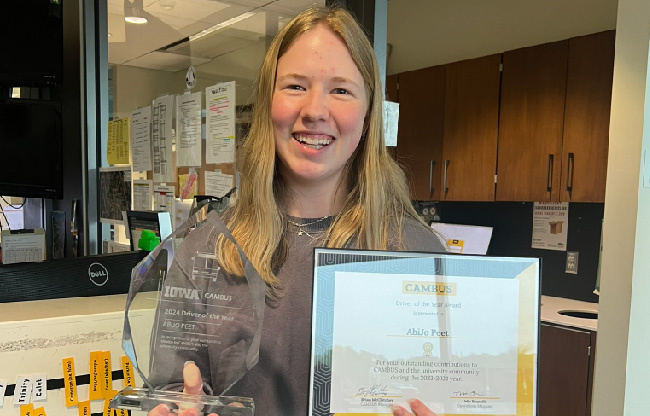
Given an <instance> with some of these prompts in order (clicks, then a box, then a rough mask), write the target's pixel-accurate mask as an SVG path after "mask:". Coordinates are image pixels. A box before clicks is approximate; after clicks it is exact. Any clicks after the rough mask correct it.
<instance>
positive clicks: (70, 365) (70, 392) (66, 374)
mask: <svg viewBox="0 0 650 416" xmlns="http://www.w3.org/2000/svg"><path fill="white" fill-rule="evenodd" d="M61 363H62V364H63V384H64V386H65V392H64V397H65V406H66V407H73V406H76V405H77V403H78V400H77V381H76V380H75V374H74V358H72V357H69V358H64V359H63V360H61Z"/></svg>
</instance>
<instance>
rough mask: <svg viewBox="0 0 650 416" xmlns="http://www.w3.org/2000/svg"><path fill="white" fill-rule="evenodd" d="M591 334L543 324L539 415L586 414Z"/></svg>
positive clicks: (540, 356) (582, 415) (587, 410)
mask: <svg viewBox="0 0 650 416" xmlns="http://www.w3.org/2000/svg"><path fill="white" fill-rule="evenodd" d="M590 345H591V334H590V332H588V331H581V330H576V329H572V328H563V327H557V326H551V325H545V324H542V326H541V331H540V351H539V396H538V403H539V413H538V416H557V415H562V416H585V415H587V414H588V412H589V407H590V406H591V404H590V403H587V397H588V394H587V393H588V386H590V385H591V383H590V380H589V379H590V373H589V364H590V360H589V354H590V348H589V347H590Z"/></svg>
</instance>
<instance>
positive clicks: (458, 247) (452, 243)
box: [447, 238, 465, 253]
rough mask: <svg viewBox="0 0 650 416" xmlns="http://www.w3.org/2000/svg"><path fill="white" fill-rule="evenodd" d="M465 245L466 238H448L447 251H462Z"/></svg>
mask: <svg viewBox="0 0 650 416" xmlns="http://www.w3.org/2000/svg"><path fill="white" fill-rule="evenodd" d="M464 245H465V241H464V240H454V239H451V238H450V239H449V240H447V251H449V252H450V253H462V252H463V246H464Z"/></svg>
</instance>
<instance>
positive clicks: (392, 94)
mask: <svg viewBox="0 0 650 416" xmlns="http://www.w3.org/2000/svg"><path fill="white" fill-rule="evenodd" d="M398 82H399V75H398V74H393V75H387V76H386V97H385V99H386V101H392V102H394V103H399V89H398V85H397V84H398Z"/></svg>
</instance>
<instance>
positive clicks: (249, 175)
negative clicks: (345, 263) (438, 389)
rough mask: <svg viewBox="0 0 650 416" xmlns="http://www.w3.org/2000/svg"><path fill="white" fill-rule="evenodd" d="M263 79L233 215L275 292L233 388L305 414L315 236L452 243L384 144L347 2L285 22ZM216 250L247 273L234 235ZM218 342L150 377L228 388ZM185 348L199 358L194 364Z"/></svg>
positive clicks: (378, 96)
mask: <svg viewBox="0 0 650 416" xmlns="http://www.w3.org/2000/svg"><path fill="white" fill-rule="evenodd" d="M256 88H257V89H256V99H255V105H254V112H253V120H252V125H251V130H250V133H249V135H248V137H247V138H246V139H245V141H244V142H243V144H242V145H241V148H240V149H239V152H238V153H239V159H238V164H237V166H238V170H239V171H240V176H241V177H240V189H239V192H238V193H239V195H238V202H237V204H236V205H235V206H234V207H233V208H232V209H230V210H229V211H227V212H226V213H225V215H224V220H225V223H226V225H227V226H228V228H229V229H230V230H231V233H232V235H233V236H234V238H235V239H236V241H237V242H238V244H239V245H240V246H241V248H242V249H243V251H244V252H245V253H246V256H247V257H248V259H249V260H250V261H251V263H252V264H253V266H254V267H255V268H256V269H257V271H258V272H259V274H260V276H261V277H262V278H263V279H264V280H265V282H266V283H267V288H268V290H267V304H266V308H265V311H264V322H263V324H262V336H261V344H260V351H259V362H258V363H257V364H256V365H255V366H254V367H253V368H251V369H250V370H249V371H248V372H247V373H246V375H244V376H243V377H242V379H241V380H239V381H238V382H237V383H236V384H235V385H234V386H232V387H231V388H230V389H229V390H228V392H227V393H228V395H234V396H245V397H252V398H253V399H254V401H255V406H256V413H257V414H261V415H306V414H307V408H308V402H307V400H308V396H309V370H310V348H311V342H310V339H311V298H312V270H313V265H312V262H313V249H314V247H318V246H321V247H323V246H324V247H350V248H361V249H374V250H382V249H391V250H400V249H405V250H411V251H431V252H441V251H444V246H443V245H442V244H441V242H440V240H439V239H438V238H437V236H436V235H435V234H434V233H433V232H432V231H431V229H430V228H429V227H427V226H426V224H424V223H423V222H422V221H421V220H420V219H419V218H418V216H417V215H416V213H415V210H414V209H413V207H412V205H411V201H410V199H409V193H408V188H407V185H406V181H405V178H404V174H403V173H402V171H401V170H400V168H399V167H398V166H397V164H396V163H395V162H394V161H393V160H392V158H391V157H390V155H389V154H388V152H387V150H386V147H385V144H384V132H383V122H382V114H383V107H382V105H383V93H382V90H383V88H382V85H381V81H380V77H379V71H378V66H377V62H376V60H375V56H374V52H373V49H372V46H371V45H370V42H369V41H368V39H367V37H366V35H365V33H364V32H363V30H362V29H361V27H360V26H359V25H358V23H357V22H356V21H355V20H354V18H353V17H352V16H351V15H350V14H349V13H348V12H347V11H345V10H342V9H338V8H313V9H309V10H306V11H305V12H303V13H301V14H299V15H298V16H297V17H296V18H294V19H293V20H292V21H291V22H289V23H288V24H287V25H286V26H285V27H283V28H282V29H281V30H280V32H279V33H278V34H277V36H276V37H275V39H274V40H273V42H272V43H271V45H270V47H269V49H268V51H267V53H266V56H265V58H264V62H263V64H262V68H261V70H260V75H259V79H258V82H257V85H256ZM190 237H191V234H190ZM215 250H216V252H217V255H218V258H219V262H220V264H221V265H222V266H223V269H224V270H226V271H228V273H230V274H233V275H242V274H243V273H242V270H241V268H242V265H241V263H240V261H239V254H238V252H236V249H235V247H234V246H233V245H232V244H230V243H229V242H228V241H225V240H222V241H220V242H219V243H218V244H217V247H216V248H215ZM217 354H219V351H218V350H216V349H213V348H212V347H210V346H208V347H207V348H206V349H205V350H204V351H197V352H196V353H195V354H193V355H192V356H187V355H184V356H182V357H181V356H180V354H179V356H177V357H174V358H173V359H172V360H174V361H176V362H175V363H174V365H173V366H174V368H175V369H176V370H175V371H166V372H160V373H159V374H158V375H157V377H156V378H155V380H154V379H152V380H151V381H152V383H154V385H156V386H159V387H160V386H167V387H169V386H171V385H173V383H175V382H176V383H178V382H180V381H181V380H182V378H183V377H182V376H181V373H182V372H185V373H186V374H185V377H184V378H185V380H184V384H185V391H187V392H192V393H200V392H202V391H203V392H209V393H212V392H213V390H212V388H216V389H217V391H214V393H217V394H218V393H221V391H222V390H220V388H221V387H223V386H221V387H220V380H219V379H218V377H217V376H216V373H217V372H216V371H213V366H214V365H216V364H215V360H214V358H215V357H216V355H217ZM186 360H191V361H192V362H194V363H195V364H191V365H188V366H185V367H184V366H183V363H184V362H185V361H186ZM168 361H169V360H168ZM166 368H169V367H166ZM199 369H200V370H199ZM412 408H413V407H412ZM158 410H160V409H158ZM413 410H415V409H413ZM396 411H399V410H396ZM167 413H168V411H167V412H165V409H162V410H160V412H159V413H156V412H153V411H152V416H165V415H166V414H167ZM418 414H419V415H426V413H424V412H422V413H418Z"/></svg>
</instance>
